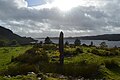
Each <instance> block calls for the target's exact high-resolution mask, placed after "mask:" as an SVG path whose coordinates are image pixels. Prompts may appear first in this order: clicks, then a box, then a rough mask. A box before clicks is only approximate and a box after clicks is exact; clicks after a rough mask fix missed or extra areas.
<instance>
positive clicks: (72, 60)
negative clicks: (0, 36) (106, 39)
mask: <svg viewBox="0 0 120 80" xmlns="http://www.w3.org/2000/svg"><path fill="white" fill-rule="evenodd" d="M46 47H49V48H46ZM31 48H32V46H20V47H1V48H0V70H5V69H9V68H8V66H10V65H15V66H14V67H12V68H10V69H12V71H14V70H16V69H18V70H19V68H16V67H18V66H21V65H22V67H20V68H25V69H27V68H30V69H31V67H27V68H26V64H27V65H28V63H29V59H30V60H32V59H33V60H32V61H34V59H35V61H37V60H42V59H39V58H43V57H38V56H39V55H38V54H40V56H41V53H46V54H47V55H48V57H49V62H47V63H46V62H42V63H40V64H39V68H38V64H37V63H35V64H34V63H32V65H31V61H30V64H29V66H32V67H34V66H36V64H37V69H36V67H35V70H39V71H41V72H42V73H44V74H43V75H44V76H47V77H45V80H66V79H68V78H66V79H60V78H59V77H55V76H54V75H55V74H63V75H64V76H67V77H68V76H73V77H77V78H79V75H80V76H84V77H86V79H87V78H89V79H91V80H93V79H104V78H105V79H107V80H112V79H113V80H120V49H119V48H117V49H115V48H114V49H109V48H105V49H103V48H96V47H85V46H79V47H72V48H71V47H65V54H67V55H66V56H65V59H64V66H63V69H61V68H60V65H58V62H59V52H58V49H57V48H56V46H49V45H47V46H46V45H45V46H42V47H37V48H35V49H31ZM77 48H80V49H82V52H81V51H80V52H78V51H77ZM29 49H31V50H30V51H32V52H33V53H35V54H37V56H35V55H33V56H30V55H28V54H25V55H24V54H23V53H25V51H27V50H29ZM33 50H35V52H34V51H33ZM78 50H79V49H78ZM30 51H29V53H30ZM22 54H23V56H22ZM19 55H21V56H20V57H19ZM12 56H14V58H16V57H18V59H25V58H27V57H26V56H28V57H29V58H27V61H28V62H24V63H23V62H22V63H21V62H20V61H19V60H18V62H11V57H12ZM44 56H45V55H44ZM21 57H22V58H21ZM24 57H25V58H24ZM37 58H38V59H37ZM45 58H46V56H45ZM43 59H44V58H43ZM45 60H48V59H44V61H45ZM25 61H26V60H25ZM19 62H20V64H19ZM33 64H34V65H33ZM48 65H49V66H48ZM15 68H16V69H15ZM23 70H24V69H23ZM47 73H49V75H50V73H52V75H51V76H48V74H47ZM88 75H90V76H88ZM36 76H37V74H30V75H28V74H27V75H20V76H19V75H16V76H13V77H10V78H9V77H6V76H1V77H0V80H28V79H31V80H37V79H38V78H37V77H36Z"/></svg>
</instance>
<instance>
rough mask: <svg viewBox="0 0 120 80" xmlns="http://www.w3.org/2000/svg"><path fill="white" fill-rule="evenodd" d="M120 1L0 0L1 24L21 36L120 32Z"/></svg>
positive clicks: (73, 35)
mask: <svg viewBox="0 0 120 80" xmlns="http://www.w3.org/2000/svg"><path fill="white" fill-rule="evenodd" d="M119 3H120V1H119V0H92V1H89V0H34V1H33V0H0V25H1V26H3V27H5V28H8V29H10V30H12V31H13V32H14V33H15V34H18V35H20V36H27V37H33V38H41V37H47V36H50V37H54V36H58V35H59V32H60V31H63V32H64V34H65V37H70V36H72V37H77V36H95V35H102V34H119V33H120V32H119V31H120V23H119V21H120V14H119V12H120V6H119ZM66 4H67V5H66Z"/></svg>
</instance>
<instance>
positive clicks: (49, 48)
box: [43, 44, 57, 50]
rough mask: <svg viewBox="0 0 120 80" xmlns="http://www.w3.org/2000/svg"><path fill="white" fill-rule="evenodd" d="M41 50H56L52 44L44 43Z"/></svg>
mask: <svg viewBox="0 0 120 80" xmlns="http://www.w3.org/2000/svg"><path fill="white" fill-rule="evenodd" d="M43 50H57V46H56V45H54V44H45V45H43Z"/></svg>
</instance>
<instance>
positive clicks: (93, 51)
mask: <svg viewBox="0 0 120 80" xmlns="http://www.w3.org/2000/svg"><path fill="white" fill-rule="evenodd" d="M91 53H93V54H96V55H97V54H99V51H98V50H97V49H93V50H92V51H91Z"/></svg>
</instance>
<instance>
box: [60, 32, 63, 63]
mask: <svg viewBox="0 0 120 80" xmlns="http://www.w3.org/2000/svg"><path fill="white" fill-rule="evenodd" d="M63 38H64V34H63V32H62V31H61V32H60V36H59V52H60V64H61V65H62V64H64V40H63Z"/></svg>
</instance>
